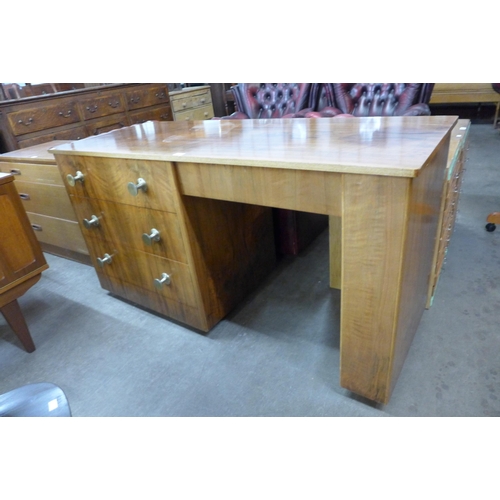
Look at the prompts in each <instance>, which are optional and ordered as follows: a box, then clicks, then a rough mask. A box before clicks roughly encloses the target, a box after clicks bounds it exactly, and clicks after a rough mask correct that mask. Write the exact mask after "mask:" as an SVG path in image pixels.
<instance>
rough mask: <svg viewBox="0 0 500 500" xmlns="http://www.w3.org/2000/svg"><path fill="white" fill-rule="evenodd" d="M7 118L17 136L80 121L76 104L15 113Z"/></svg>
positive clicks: (50, 106)
mask: <svg viewBox="0 0 500 500" xmlns="http://www.w3.org/2000/svg"><path fill="white" fill-rule="evenodd" d="M7 116H8V119H9V123H10V126H11V128H12V131H13V132H14V134H15V135H23V134H30V133H32V132H38V131H39V130H44V129H48V128H52V127H62V126H64V125H69V124H71V123H75V122H78V121H79V116H78V111H77V108H76V102H68V103H60V104H53V105H49V106H44V107H41V108H31V109H26V110H23V111H15V112H13V113H9V114H8V115H7Z"/></svg>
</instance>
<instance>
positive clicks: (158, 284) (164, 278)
mask: <svg viewBox="0 0 500 500" xmlns="http://www.w3.org/2000/svg"><path fill="white" fill-rule="evenodd" d="M154 285H155V288H156V289H157V290H161V289H162V288H163V285H170V276H169V275H168V274H167V273H162V275H161V278H156V279H155V280H154Z"/></svg>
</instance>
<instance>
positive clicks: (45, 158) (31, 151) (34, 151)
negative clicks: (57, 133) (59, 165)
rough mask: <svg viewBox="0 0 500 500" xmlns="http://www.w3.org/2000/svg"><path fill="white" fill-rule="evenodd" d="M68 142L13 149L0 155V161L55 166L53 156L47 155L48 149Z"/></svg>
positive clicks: (45, 143) (54, 142)
mask: <svg viewBox="0 0 500 500" xmlns="http://www.w3.org/2000/svg"><path fill="white" fill-rule="evenodd" d="M66 142H68V141H50V142H44V143H43V144H36V145H35V146H30V147H29V148H22V149H15V150H14V151H9V152H8V153H3V154H1V155H0V161H10V162H13V163H26V162H31V163H49V164H52V165H55V159H54V155H53V154H52V153H49V149H50V148H54V147H56V146H60V145H61V144H65V143H66Z"/></svg>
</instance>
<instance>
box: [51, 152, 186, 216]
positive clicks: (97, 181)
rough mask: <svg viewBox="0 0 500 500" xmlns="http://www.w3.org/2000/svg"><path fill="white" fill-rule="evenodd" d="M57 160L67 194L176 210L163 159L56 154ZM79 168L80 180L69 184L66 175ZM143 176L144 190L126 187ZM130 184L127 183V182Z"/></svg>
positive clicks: (166, 167) (168, 173) (170, 181)
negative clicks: (81, 178) (129, 158)
mask: <svg viewBox="0 0 500 500" xmlns="http://www.w3.org/2000/svg"><path fill="white" fill-rule="evenodd" d="M57 163H58V166H59V170H60V171H61V173H62V176H63V180H64V182H65V183H66V187H67V189H68V192H69V193H70V194H71V195H74V196H79V197H83V198H97V199H99V200H105V201H112V202H116V203H124V204H127V205H133V206H137V207H144V208H152V209H154V210H163V211H166V212H176V211H177V208H176V201H175V199H174V189H175V185H174V182H173V175H172V166H171V165H170V164H169V163H167V162H157V161H150V160H127V159H119V158H97V157H91V156H86V157H83V156H82V157H79V156H62V155H57ZM78 171H80V172H81V173H82V174H83V182H80V181H76V182H75V185H74V186H71V185H69V183H68V179H67V176H68V175H72V176H76V175H77V172H78ZM139 179H143V181H144V182H145V183H146V186H145V190H144V189H137V194H136V195H134V194H131V192H130V189H132V188H133V187H134V186H138V185H139V183H140V181H139ZM129 185H130V186H129Z"/></svg>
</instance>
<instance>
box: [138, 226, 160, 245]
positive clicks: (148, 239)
mask: <svg viewBox="0 0 500 500" xmlns="http://www.w3.org/2000/svg"><path fill="white" fill-rule="evenodd" d="M142 241H143V242H144V243H145V244H146V245H149V246H151V245H152V244H153V243H154V242H155V241H160V231H158V229H155V228H153V229H151V233H150V234H147V233H144V234H143V235H142Z"/></svg>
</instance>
